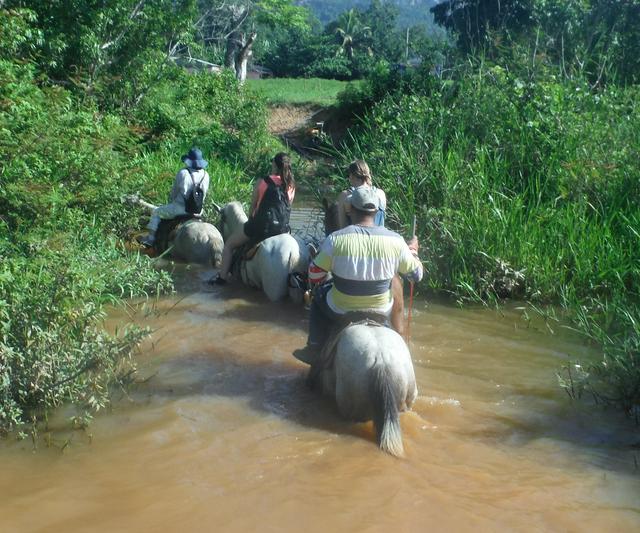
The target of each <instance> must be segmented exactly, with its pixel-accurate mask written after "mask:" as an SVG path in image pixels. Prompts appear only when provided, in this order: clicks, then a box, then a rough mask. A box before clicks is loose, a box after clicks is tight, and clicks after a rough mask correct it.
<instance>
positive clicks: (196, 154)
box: [182, 148, 209, 168]
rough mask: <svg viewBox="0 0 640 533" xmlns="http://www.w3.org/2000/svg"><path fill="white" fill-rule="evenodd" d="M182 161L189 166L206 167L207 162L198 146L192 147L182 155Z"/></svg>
mask: <svg viewBox="0 0 640 533" xmlns="http://www.w3.org/2000/svg"><path fill="white" fill-rule="evenodd" d="M182 162H183V163H184V164H185V165H187V166H188V167H189V168H207V165H208V164H209V163H208V162H207V161H206V159H205V158H204V157H202V151H201V150H200V149H199V148H192V149H191V150H189V153H188V154H187V155H183V156H182Z"/></svg>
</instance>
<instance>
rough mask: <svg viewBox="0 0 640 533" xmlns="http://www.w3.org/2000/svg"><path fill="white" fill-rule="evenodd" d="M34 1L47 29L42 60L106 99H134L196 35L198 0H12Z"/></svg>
mask: <svg viewBox="0 0 640 533" xmlns="http://www.w3.org/2000/svg"><path fill="white" fill-rule="evenodd" d="M23 5H28V7H29V9H31V10H32V11H33V12H34V13H35V15H36V20H37V22H36V27H37V29H38V30H39V31H40V32H41V34H42V37H43V38H42V44H41V46H40V47H39V51H38V52H39V55H40V61H39V64H40V65H41V66H42V67H43V68H44V69H45V71H46V73H47V74H48V75H49V76H50V78H51V79H52V80H54V81H57V82H59V83H62V84H69V76H70V73H74V74H73V85H75V86H76V87H79V88H80V89H83V90H85V91H87V92H88V93H90V94H93V93H100V97H101V98H102V99H103V100H104V102H107V101H112V102H115V101H117V102H118V103H125V104H126V103H127V102H130V103H134V102H135V101H138V100H139V99H140V98H141V97H142V96H143V95H144V94H145V92H146V91H147V90H148V88H149V86H150V85H151V84H152V83H153V82H154V81H155V80H157V79H158V78H159V77H160V76H161V75H162V71H163V70H164V69H165V68H166V67H167V65H168V62H169V59H170V58H171V56H172V55H173V54H174V53H175V51H176V50H177V49H179V48H180V47H181V46H183V45H184V44H185V43H188V42H189V40H190V38H191V33H192V31H191V30H192V24H193V19H194V18H195V14H196V12H195V0H111V1H110V2H106V3H105V2H102V1H98V0H89V1H85V0H29V1H24V0H7V1H6V2H5V8H9V9H11V8H20V7H22V6H23Z"/></svg>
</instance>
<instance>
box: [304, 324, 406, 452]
mask: <svg viewBox="0 0 640 533" xmlns="http://www.w3.org/2000/svg"><path fill="white" fill-rule="evenodd" d="M327 351H328V352H330V355H327V354H326V353H325V360H324V361H323V362H322V363H321V364H320V365H319V368H318V367H315V366H314V367H313V368H312V369H311V371H310V376H313V383H317V384H319V385H320V386H321V387H322V392H323V393H324V394H326V395H328V396H331V397H333V398H335V401H336V404H337V406H338V410H339V411H340V414H341V415H342V416H343V417H345V418H346V419H348V420H355V421H357V422H366V421H367V420H373V424H374V427H375V430H376V437H377V442H378V445H379V446H380V449H382V450H383V451H385V452H387V453H389V454H391V455H394V456H396V457H402V456H403V455H404V447H403V445H402V431H401V428H400V418H399V413H400V412H402V411H406V410H408V409H410V408H411V406H412V405H413V402H414V401H415V399H416V397H417V395H418V388H417V386H416V378H415V373H414V370H413V363H412V361H411V354H410V353H409V348H408V347H407V345H406V343H405V342H404V339H403V338H402V337H401V336H400V335H399V334H398V333H396V332H395V331H394V330H393V329H391V328H388V327H384V326H381V325H379V324H375V325H374V324H373V323H371V322H369V321H365V322H358V323H354V324H351V325H349V326H347V327H346V328H345V329H343V330H342V331H341V332H340V333H339V334H338V336H337V337H336V338H335V339H334V340H333V342H330V347H328V350H327Z"/></svg>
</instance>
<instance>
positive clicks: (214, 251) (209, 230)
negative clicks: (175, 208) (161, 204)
mask: <svg viewBox="0 0 640 533" xmlns="http://www.w3.org/2000/svg"><path fill="white" fill-rule="evenodd" d="M122 201H123V202H126V203H130V204H132V205H138V206H140V207H142V208H143V209H145V211H148V212H149V213H151V212H152V211H153V210H154V209H155V208H156V206H155V205H153V204H150V203H149V202H146V201H144V200H143V199H142V198H140V197H139V196H138V195H128V196H123V198H122ZM223 247H224V241H223V240H222V235H221V234H220V232H219V231H218V228H216V227H215V226H214V225H213V224H209V223H208V222H204V221H203V220H201V219H199V218H193V219H191V220H187V221H186V222H184V223H182V224H180V225H179V226H178V228H177V229H176V230H175V231H173V232H172V233H171V234H170V236H169V243H168V246H167V250H168V253H169V255H171V257H173V258H175V259H180V260H182V261H186V262H187V263H198V264H201V265H204V266H208V267H212V268H217V267H218V266H220V262H221V261H222V248H223Z"/></svg>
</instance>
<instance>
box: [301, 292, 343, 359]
mask: <svg viewBox="0 0 640 533" xmlns="http://www.w3.org/2000/svg"><path fill="white" fill-rule="evenodd" d="M331 287H332V284H331V283H325V284H324V285H321V286H320V287H318V289H316V293H315V294H314V296H313V302H312V303H311V316H310V317H309V337H308V338H307V344H310V345H315V346H318V347H319V346H322V345H324V343H325V341H326V340H327V337H328V336H329V332H330V330H331V324H332V323H333V322H334V321H335V320H337V319H338V318H339V316H340V315H338V314H336V313H334V312H333V311H332V310H331V308H330V307H329V306H328V305H327V293H328V292H329V290H330V289H331Z"/></svg>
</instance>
